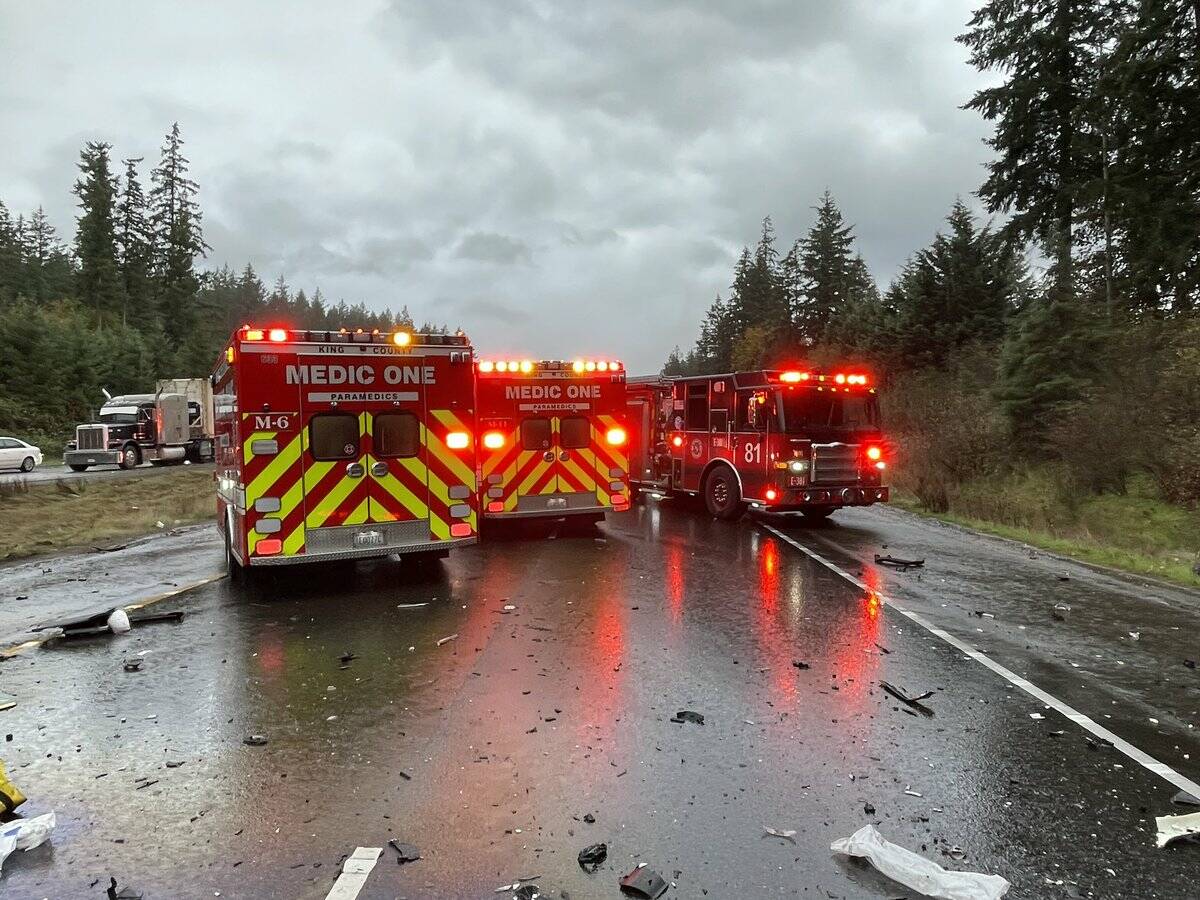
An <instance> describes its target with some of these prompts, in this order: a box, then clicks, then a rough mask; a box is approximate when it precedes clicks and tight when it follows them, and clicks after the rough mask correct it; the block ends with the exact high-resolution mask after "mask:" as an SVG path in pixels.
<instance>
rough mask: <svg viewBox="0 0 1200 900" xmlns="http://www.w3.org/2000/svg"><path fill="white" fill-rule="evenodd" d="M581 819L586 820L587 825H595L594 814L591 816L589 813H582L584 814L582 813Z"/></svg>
mask: <svg viewBox="0 0 1200 900" xmlns="http://www.w3.org/2000/svg"><path fill="white" fill-rule="evenodd" d="M583 821H585V822H587V823H588V824H589V825H595V824H596V817H595V816H593V815H592V814H591V813H584V814H583Z"/></svg>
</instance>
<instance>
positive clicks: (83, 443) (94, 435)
mask: <svg viewBox="0 0 1200 900" xmlns="http://www.w3.org/2000/svg"><path fill="white" fill-rule="evenodd" d="M75 447H76V449H78V450H103V449H105V448H104V426H103V425H80V426H78V427H77V428H76V429H75Z"/></svg>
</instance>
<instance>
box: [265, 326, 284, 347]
mask: <svg viewBox="0 0 1200 900" xmlns="http://www.w3.org/2000/svg"><path fill="white" fill-rule="evenodd" d="M267 337H268V338H270V339H271V341H272V342H273V343H276V344H282V343H283V342H284V341H286V340H287V339H288V333H287V331H286V330H285V329H283V328H272V329H271V331H270V333H269V334H268V335H267Z"/></svg>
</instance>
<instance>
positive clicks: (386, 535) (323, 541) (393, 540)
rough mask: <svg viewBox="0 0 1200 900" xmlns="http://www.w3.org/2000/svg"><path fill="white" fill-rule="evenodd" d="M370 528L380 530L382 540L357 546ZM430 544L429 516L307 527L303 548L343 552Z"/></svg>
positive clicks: (320, 551) (317, 551)
mask: <svg viewBox="0 0 1200 900" xmlns="http://www.w3.org/2000/svg"><path fill="white" fill-rule="evenodd" d="M368 531H378V532H381V533H382V534H383V543H382V544H371V545H361V544H360V545H356V544H355V542H354V538H355V535H357V534H359V533H361V532H368ZM427 543H429V521H428V520H427V519H415V520H413V521H411V522H380V523H378V524H374V525H339V526H336V527H333V528H308V529H305V532H304V549H305V552H307V553H344V552H346V551H348V550H363V549H377V550H380V551H385V552H386V551H387V550H389V549H396V548H400V547H409V546H412V545H414V544H427Z"/></svg>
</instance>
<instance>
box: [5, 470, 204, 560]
mask: <svg viewBox="0 0 1200 900" xmlns="http://www.w3.org/2000/svg"><path fill="white" fill-rule="evenodd" d="M215 497H216V493H215V490H214V487H213V479H212V473H211V472H209V471H184V472H171V473H170V474H163V475H154V476H147V477H142V478H138V477H131V478H116V479H111V480H104V481H89V480H88V479H86V478H82V479H77V480H70V481H67V480H64V481H58V482H43V483H38V484H35V485H31V486H29V487H27V488H17V489H14V488H11V487H10V488H9V489H8V490H6V491H4V492H3V493H2V494H0V559H20V558H23V557H27V556H37V555H39V554H42V553H53V552H56V551H59V550H63V549H67V548H70V547H80V546H83V547H87V546H99V545H104V544H108V543H111V542H113V541H118V540H123V539H126V538H132V537H139V536H141V535H145V534H152V533H155V532H159V531H162V530H165V529H169V528H174V527H176V526H178V525H190V524H193V523H195V522H202V521H205V520H207V519H211V518H212V517H213V515H214V512H213V511H214V509H215V508H216V499H215ZM159 522H162V523H163V528H160V527H159V525H158V523H159Z"/></svg>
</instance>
